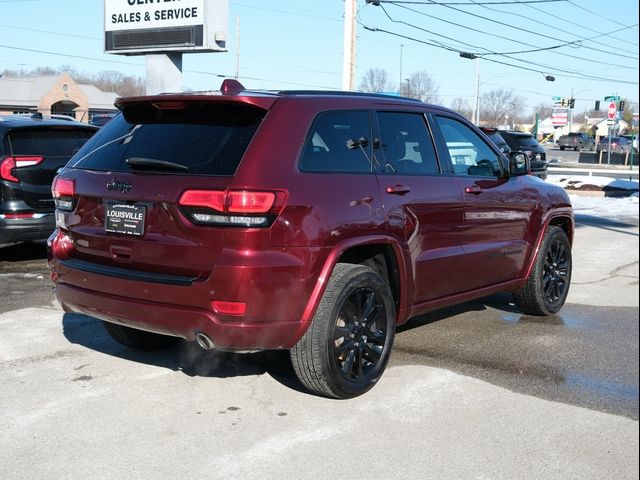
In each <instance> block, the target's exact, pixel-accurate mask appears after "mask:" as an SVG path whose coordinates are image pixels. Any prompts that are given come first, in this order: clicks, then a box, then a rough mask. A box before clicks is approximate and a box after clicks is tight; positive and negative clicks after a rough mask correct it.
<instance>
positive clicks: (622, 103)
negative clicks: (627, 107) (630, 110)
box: [618, 100, 624, 112]
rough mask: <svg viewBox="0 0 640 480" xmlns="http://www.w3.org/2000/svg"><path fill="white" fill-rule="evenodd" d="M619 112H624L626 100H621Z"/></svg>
mask: <svg viewBox="0 0 640 480" xmlns="http://www.w3.org/2000/svg"><path fill="white" fill-rule="evenodd" d="M618 110H619V111H621V112H624V100H620V106H619V107H618Z"/></svg>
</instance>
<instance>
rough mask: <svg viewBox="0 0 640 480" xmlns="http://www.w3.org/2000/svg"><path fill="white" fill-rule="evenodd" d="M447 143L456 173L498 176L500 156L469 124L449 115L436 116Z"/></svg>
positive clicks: (499, 172) (500, 167)
mask: <svg viewBox="0 0 640 480" xmlns="http://www.w3.org/2000/svg"><path fill="white" fill-rule="evenodd" d="M436 120H437V122H438V125H439V127H440V131H441V132H442V135H443V137H444V140H445V142H446V144H447V149H448V150H449V156H450V157H451V163H452V164H453V171H454V173H455V174H456V175H468V176H472V177H497V176H500V174H501V172H502V165H501V163H500V157H499V155H498V154H496V153H494V151H493V150H492V149H491V148H490V147H489V146H488V145H487V144H486V143H485V142H484V141H483V140H482V139H481V138H480V137H479V136H478V135H477V134H476V133H475V132H474V131H473V130H471V129H470V128H469V127H468V126H467V125H465V124H464V123H462V122H459V121H458V120H454V119H452V118H448V117H439V116H438V117H436Z"/></svg>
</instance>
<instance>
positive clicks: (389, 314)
mask: <svg viewBox="0 0 640 480" xmlns="http://www.w3.org/2000/svg"><path fill="white" fill-rule="evenodd" d="M394 333H395V308H394V304H393V298H392V296H391V290H390V288H389V285H388V284H387V282H386V280H385V279H384V278H383V277H382V276H381V275H380V274H379V273H378V272H376V271H375V270H373V269H372V268H370V267H367V266H364V265H353V264H346V263H339V264H338V265H336V268H335V270H334V272H333V274H332V275H331V279H330V280H329V284H328V285H327V290H326V291H325V294H324V296H323V297H322V300H321V301H320V305H319V306H318V310H317V312H316V314H315V316H314V318H313V322H312V323H311V325H310V327H309V329H308V330H307V331H306V333H305V334H304V336H303V337H302V338H301V339H300V341H299V342H298V343H297V344H296V345H295V346H294V347H293V349H292V350H291V352H290V353H291V360H292V363H293V368H294V370H295V372H296V375H297V376H298V378H299V379H300V381H301V382H302V383H303V385H304V386H305V387H307V388H308V389H309V390H311V391H312V392H314V393H316V394H318V395H322V396H326V397H333V398H351V397H355V396H358V395H361V394H363V393H365V392H366V391H368V390H369V389H370V388H371V387H373V386H374V385H375V383H376V382H377V381H378V380H379V379H380V377H381V376H382V373H383V372H384V370H385V368H386V366H387V362H388V361H389V354H390V352H391V347H392V345H393V339H394Z"/></svg>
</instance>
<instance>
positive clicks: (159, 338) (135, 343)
mask: <svg viewBox="0 0 640 480" xmlns="http://www.w3.org/2000/svg"><path fill="white" fill-rule="evenodd" d="M103 323H104V328H105V329H106V330H107V333H108V334H109V336H110V337H111V338H113V339H114V340H115V341H116V342H118V343H119V344H121V345H124V346H125V347H129V348H135V349H136V350H146V351H155V350H164V349H165V348H169V347H171V346H173V345H175V344H176V343H178V342H179V341H180V339H179V338H178V337H170V336H169V335H160V334H158V333H151V332H145V331H144V330H136V329H135V328H130V327H125V326H124V325H118V324H116V323H110V322H103Z"/></svg>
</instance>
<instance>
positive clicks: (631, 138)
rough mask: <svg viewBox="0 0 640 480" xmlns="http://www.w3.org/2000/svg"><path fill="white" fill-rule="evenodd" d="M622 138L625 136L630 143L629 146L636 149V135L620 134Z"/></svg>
mask: <svg viewBox="0 0 640 480" xmlns="http://www.w3.org/2000/svg"><path fill="white" fill-rule="evenodd" d="M620 136H621V137H622V138H626V139H627V141H628V142H629V143H630V144H631V147H632V148H633V150H634V151H635V152H637V151H638V135H620Z"/></svg>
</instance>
